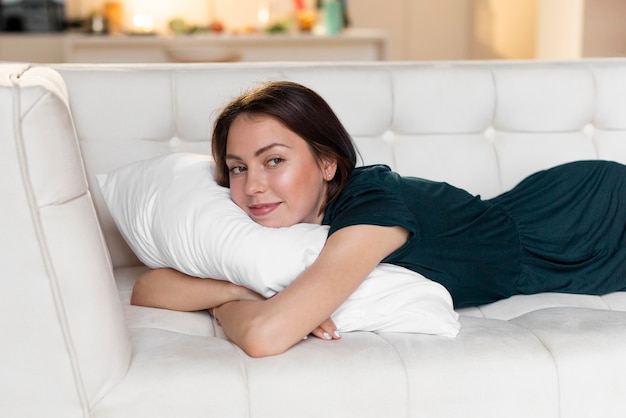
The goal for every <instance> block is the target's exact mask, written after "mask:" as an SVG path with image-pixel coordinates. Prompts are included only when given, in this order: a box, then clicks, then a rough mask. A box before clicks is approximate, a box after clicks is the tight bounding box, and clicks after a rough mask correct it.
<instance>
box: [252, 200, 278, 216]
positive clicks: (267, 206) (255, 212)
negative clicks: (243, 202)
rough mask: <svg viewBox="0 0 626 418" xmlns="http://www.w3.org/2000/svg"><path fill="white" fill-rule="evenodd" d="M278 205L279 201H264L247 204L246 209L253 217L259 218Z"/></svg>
mask: <svg viewBox="0 0 626 418" xmlns="http://www.w3.org/2000/svg"><path fill="white" fill-rule="evenodd" d="M278 206H280V203H264V204H258V205H250V206H248V209H249V210H250V215H252V216H253V217H255V218H261V217H263V216H267V215H269V214H270V213H272V212H273V211H274V210H275V209H276V208H277V207H278Z"/></svg>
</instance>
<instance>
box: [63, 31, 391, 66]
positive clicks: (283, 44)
mask: <svg viewBox="0 0 626 418" xmlns="http://www.w3.org/2000/svg"><path fill="white" fill-rule="evenodd" d="M389 55H390V54H389V41H388V37H387V34H386V32H384V31H380V30H371V29H349V30H346V31H344V32H343V33H341V34H338V35H313V34H300V33H297V34H246V35H229V34H202V35H175V36H163V35H120V36H94V35H76V34H74V35H67V36H66V37H65V38H64V61H65V62H87V63H103V62H109V63H113V62H115V63H120V62H130V63H133V62H156V63H159V62H228V61H348V60H352V61H380V60H387V59H389Z"/></svg>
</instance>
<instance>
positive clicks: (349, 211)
mask: <svg viewBox="0 0 626 418" xmlns="http://www.w3.org/2000/svg"><path fill="white" fill-rule="evenodd" d="M403 188H404V186H403V182H402V179H401V177H400V176H399V175H398V174H396V173H393V172H391V170H390V169H389V167H387V166H382V165H379V166H369V167H363V168H358V169H356V170H355V173H354V174H353V175H352V177H351V179H350V181H349V182H348V184H347V185H346V187H345V189H344V190H343V192H342V193H341V194H340V196H339V198H338V199H337V200H336V201H334V202H332V203H331V204H330V205H329V206H328V208H327V210H326V212H325V216H324V221H323V223H324V224H327V225H330V230H329V232H328V234H329V235H331V234H333V233H334V232H336V231H338V230H340V229H342V228H345V227H347V226H352V225H380V226H401V227H403V228H405V229H407V230H408V231H409V232H410V233H411V234H412V235H413V234H416V233H417V232H418V231H417V226H416V222H415V218H414V215H413V213H412V212H411V210H410V208H409V207H408V206H407V204H406V202H405V199H403V198H402V195H403V192H404V191H403Z"/></svg>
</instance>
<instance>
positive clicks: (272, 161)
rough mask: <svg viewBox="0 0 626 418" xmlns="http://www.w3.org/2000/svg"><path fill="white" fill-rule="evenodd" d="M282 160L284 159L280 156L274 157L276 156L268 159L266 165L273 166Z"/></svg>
mask: <svg viewBox="0 0 626 418" xmlns="http://www.w3.org/2000/svg"><path fill="white" fill-rule="evenodd" d="M283 161H285V160H283V159H282V158H280V157H276V158H272V159H270V160H268V162H267V165H269V166H272V167H274V166H277V165H279V164H280V163H282V162H283Z"/></svg>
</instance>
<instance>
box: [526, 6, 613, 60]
mask: <svg viewBox="0 0 626 418" xmlns="http://www.w3.org/2000/svg"><path fill="white" fill-rule="evenodd" d="M585 1H586V2H589V1H592V0H540V1H539V5H538V22H537V43H536V54H535V57H536V58H540V59H542V58H545V59H573V58H580V57H581V54H582V39H583V19H584V14H585V10H584V9H585ZM619 1H622V0H619Z"/></svg>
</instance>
